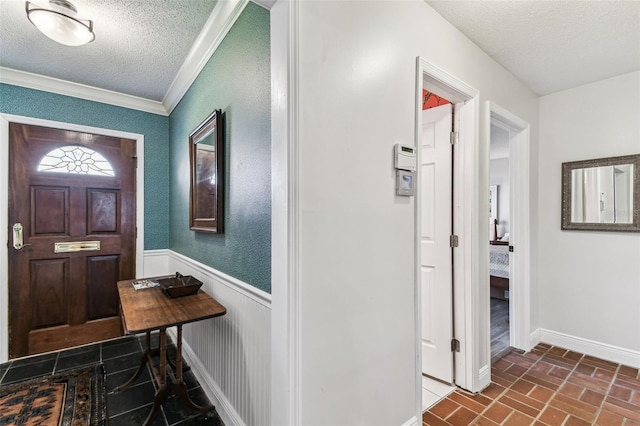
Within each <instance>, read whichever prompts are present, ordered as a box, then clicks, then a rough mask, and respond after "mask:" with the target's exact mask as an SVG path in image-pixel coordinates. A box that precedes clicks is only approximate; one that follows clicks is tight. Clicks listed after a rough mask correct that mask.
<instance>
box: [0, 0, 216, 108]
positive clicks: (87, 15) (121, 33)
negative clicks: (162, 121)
mask: <svg viewBox="0 0 640 426" xmlns="http://www.w3.org/2000/svg"><path fill="white" fill-rule="evenodd" d="M71 1H72V3H73V4H74V5H75V6H76V8H77V9H78V15H77V17H78V18H84V19H91V20H93V26H94V31H95V33H96V40H95V41H94V42H93V43H89V44H87V45H84V46H80V47H68V46H63V45H60V44H58V43H56V42H54V41H52V40H50V39H48V38H47V37H45V36H44V35H42V34H41V33H40V32H39V31H38V30H37V29H36V28H35V27H34V26H33V25H32V24H31V23H30V22H29V21H28V20H27V16H26V14H25V2H24V0H0V66H2V67H6V68H13V69H16V70H20V71H27V72H30V73H35V74H41V75H45V76H48V77H54V78H58V79H62V80H67V81H73V82H76V83H81V84H85V85H88V86H93V87H98V88H101V89H106V90H111V91H115V92H120V93H126V94H129V95H133V96H139V97H142V98H145V99H151V100H155V101H162V99H163V98H164V96H165V95H166V93H167V90H168V89H169V87H170V85H171V83H172V82H173V79H174V78H175V77H176V74H177V73H178V70H179V69H180V66H181V65H182V64H183V62H184V61H185V58H186V57H187V54H188V53H189V51H190V50H191V46H192V45H193V43H194V41H195V40H196V38H197V37H198V34H199V33H200V31H201V30H202V28H203V26H204V24H205V22H206V21H207V19H208V18H209V15H210V14H211V12H212V10H213V8H214V6H215V4H216V1H215V0H135V1H131V0H99V1H97V0H71ZM32 3H34V4H40V5H45V6H46V5H48V1H46V0H34V1H32Z"/></svg>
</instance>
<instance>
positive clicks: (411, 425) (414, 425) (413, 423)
mask: <svg viewBox="0 0 640 426" xmlns="http://www.w3.org/2000/svg"><path fill="white" fill-rule="evenodd" d="M418 424H419V423H418V419H417V418H416V416H413V417H411V418H410V419H409V420H407V421H406V422H404V423H402V426H418Z"/></svg>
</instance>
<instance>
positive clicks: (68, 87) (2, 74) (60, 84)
mask: <svg viewBox="0 0 640 426" xmlns="http://www.w3.org/2000/svg"><path fill="white" fill-rule="evenodd" d="M0 83H5V84H11V85H13V86H21V87H26V88H29V89H36V90H43V91H45V92H51V93H57V94H58V95H65V96H71V97H74V98H80V99H86V100H89V101H95V102H101V103H104V104H109V105H115V106H119V107H123V108H130V109H135V110H139V111H145V112H150V113H152V114H159V115H169V114H168V113H167V110H166V109H165V107H164V106H163V105H162V103H160V102H158V101H152V100H149V99H144V98H140V97H137V96H132V95H126V94H124V93H118V92H113V91H111V90H105V89H100V88H97V87H92V86H87V85H85V84H80V83H74V82H72V81H67V80H60V79H58V78H53V77H47V76H44V75H40V74H33V73H30V72H26V71H19V70H15V69H12V68H4V67H0Z"/></svg>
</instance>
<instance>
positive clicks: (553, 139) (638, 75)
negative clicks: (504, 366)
mask: <svg viewBox="0 0 640 426" xmlns="http://www.w3.org/2000/svg"><path fill="white" fill-rule="evenodd" d="M539 150H540V151H539V160H540V165H541V167H540V172H539V177H538V182H539V187H540V188H541V190H540V195H539V197H540V198H539V217H540V221H539V227H538V235H539V241H540V246H539V259H540V261H539V265H538V267H539V271H540V272H539V283H540V288H539V297H540V305H539V308H540V310H539V316H540V326H541V327H542V328H543V329H546V330H550V331H552V332H556V333H562V334H565V335H568V336H574V337H577V338H579V339H583V340H586V341H592V342H594V343H595V344H605V345H613V346H615V347H619V348H625V349H628V350H630V351H635V353H636V354H637V355H636V357H637V360H638V361H637V363H638V364H639V365H640V352H639V351H640V309H639V308H638V307H639V306H640V235H639V234H637V233H615V232H594V231H561V230H560V194H561V164H562V163H563V162H568V161H577V160H586V159H592V158H602V157H613V156H619V155H627V154H640V72H634V73H630V74H625V75H622V76H619V77H615V78H611V79H608V80H603V81H599V82H596V83H593V84H588V85H585V86H581V87H577V88H574V89H570V90H566V91H563V92H559V93H555V94H552V95H548V96H544V97H542V98H540V139H539ZM543 338H544V336H543ZM587 343H588V342H587ZM631 354H633V352H631Z"/></svg>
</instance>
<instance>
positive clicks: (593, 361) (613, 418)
mask: <svg viewBox="0 0 640 426" xmlns="http://www.w3.org/2000/svg"><path fill="white" fill-rule="evenodd" d="M491 374H492V378H493V382H492V383H491V385H490V386H489V387H488V388H486V389H485V390H484V391H482V392H481V393H479V394H471V393H468V392H465V391H463V390H460V389H458V390H457V391H455V392H453V393H452V394H450V395H449V396H448V397H446V398H445V399H443V400H442V401H440V402H439V403H437V404H436V405H434V406H433V407H431V409H430V410H429V411H426V412H425V413H424V414H423V416H422V424H423V425H429V426H433V425H436V426H439V425H454V426H458V425H515V426H523V425H548V426H556V425H558V426H571V425H599V426H616V425H619V426H640V371H639V370H638V369H637V368H632V367H628V366H624V365H619V364H615V363H612V362H609V361H605V360H602V359H598V358H594V357H592V356H588V355H583V354H580V353H577V352H573V351H570V350H567V349H562V348H559V347H556V346H550V345H547V344H543V343H541V344H539V345H537V346H536V347H535V348H533V350H531V352H526V353H525V352H523V351H519V350H513V351H512V352H511V353H509V354H507V355H506V356H505V357H503V358H502V359H500V360H498V361H496V362H495V363H494V364H493V366H492V368H491Z"/></svg>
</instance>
